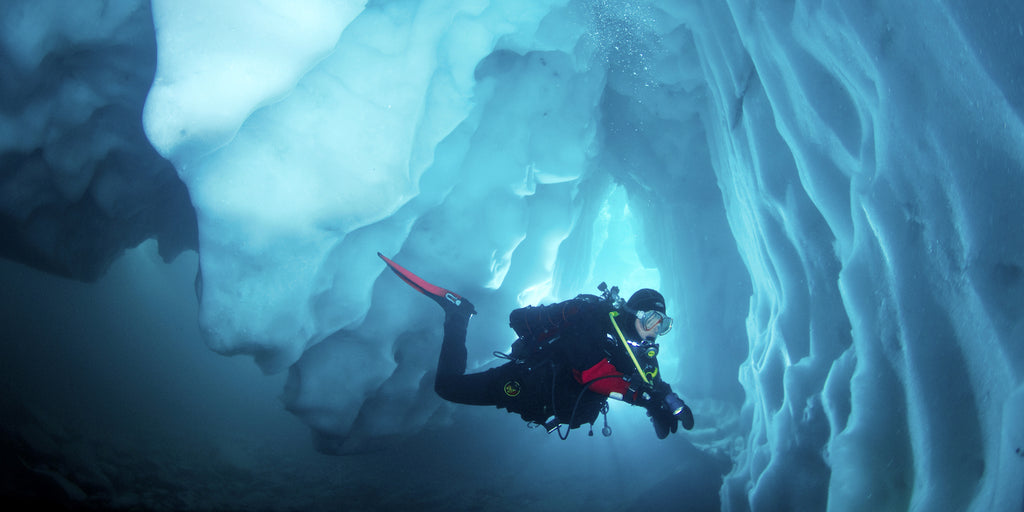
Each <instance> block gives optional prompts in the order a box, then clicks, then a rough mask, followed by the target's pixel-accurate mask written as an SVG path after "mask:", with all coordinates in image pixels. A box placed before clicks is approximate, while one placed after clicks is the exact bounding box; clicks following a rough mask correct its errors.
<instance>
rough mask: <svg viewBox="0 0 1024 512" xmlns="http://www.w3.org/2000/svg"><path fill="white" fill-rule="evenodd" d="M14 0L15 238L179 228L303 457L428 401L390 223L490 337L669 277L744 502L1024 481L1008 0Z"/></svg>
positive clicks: (429, 338) (9, 76) (1023, 62)
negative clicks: (511, 319) (546, 307)
mask: <svg viewBox="0 0 1024 512" xmlns="http://www.w3.org/2000/svg"><path fill="white" fill-rule="evenodd" d="M3 13H4V14H3V23H4V30H3V31H2V34H3V35H2V38H3V45H4V50H5V52H4V56H3V60H2V61H0V65H2V69H3V76H4V78H3V79H2V80H0V83H2V90H3V100H2V104H0V134H2V137H0V144H2V146H0V162H3V172H4V174H3V181H2V183H0V207H2V209H3V210H2V214H3V217H2V219H3V222H2V224H0V226H2V228H3V230H4V236H3V239H4V242H3V243H2V247H3V249H4V252H3V254H4V255H5V256H7V257H9V258H14V259H18V260H21V261H26V262H28V263H30V264H33V265H35V266H37V267H40V268H43V269H46V270H49V271H52V272H57V273H61V274H62V275H68V276H74V277H78V278H83V279H89V278H94V277H95V276H97V275H99V274H101V273H102V269H103V268H104V266H105V265H106V264H108V263H109V262H110V261H111V260H112V259H113V258H115V257H116V256H117V255H118V254H119V253H120V251H121V250H123V248H125V247H131V246H134V245H135V244H137V243H139V242H140V241H141V240H143V239H145V238H148V237H154V238H157V239H158V240H160V243H161V248H164V250H165V251H166V253H167V254H168V255H170V254H174V253H176V252H178V251H180V250H182V249H183V248H186V247H193V248H195V249H197V250H198V254H199V266H200V273H199V276H198V278H197V286H196V288H197V293H198V294H199V298H200V309H199V317H200V318H199V320H200V324H201V326H202V329H203V333H204V336H205V339H206V341H207V343H208V345H209V346H210V347H211V348H212V349H213V350H215V351H217V352H220V353H223V354H232V355H236V354H244V355H249V356H252V357H253V358H254V360H255V361H256V363H257V364H258V365H259V366H260V367H261V369H263V370H264V371H266V372H270V373H274V372H283V371H287V372H288V375H289V377H288V383H287V385H286V387H285V390H284V400H285V405H286V407H287V408H288V410H290V411H291V412H292V413H294V414H295V415H297V416H298V417H300V418H301V419H302V420H303V421H304V422H305V423H306V424H308V425H309V427H310V428H311V429H312V430H313V432H314V433H315V435H316V440H317V448H318V449H319V450H321V451H324V452H327V453H348V452H352V451H359V450H362V449H365V448H366V447H367V446H377V445H379V444H381V443H387V442H389V441H388V440H390V439H393V438H395V437H401V436H402V435H403V433H405V432H408V431H409V430H410V429H412V430H415V429H418V428H421V427H423V426H425V425H428V424H430V423H432V422H437V421H439V420H438V417H439V416H444V414H443V411H444V410H445V409H444V407H445V406H444V405H443V404H441V403H440V402H439V401H438V400H436V398H435V397H433V396H432V395H431V392H430V381H431V378H432V377H431V373H430V372H432V364H433V360H434V358H435V357H436V348H437V344H436V340H437V339H438V332H439V329H440V325H439V324H440V315H439V312H438V311H435V310H434V309H432V305H430V304H428V303H426V301H423V300H422V298H421V297H418V296H416V295H415V294H413V293H411V292H410V291H409V290H407V289H404V288H403V286H404V285H402V284H401V283H399V282H396V281H397V280H395V279H393V278H390V277H388V276H385V277H384V278H381V279H378V278H379V277H380V276H381V275H382V271H383V265H382V264H381V263H380V261H379V260H378V259H377V258H376V252H377V251H382V252H384V253H385V254H390V255H394V257H395V259H396V260H398V261H400V262H402V263H403V264H405V265H407V266H409V267H410V268H412V269H415V270H417V271H419V272H421V273H422V274H424V275H425V276H429V278H430V279H432V280H434V281H436V282H438V283H444V284H445V285H446V286H449V287H451V288H452V289H454V290H458V291H459V292H460V293H462V294H463V295H466V296H467V297H470V298H472V299H473V301H474V303H475V304H477V307H478V310H479V311H480V313H481V315H480V316H479V318H478V319H476V320H474V323H473V324H472V325H471V330H470V336H471V340H477V341H476V342H472V341H471V347H470V357H471V358H472V359H473V360H474V361H473V362H471V366H473V365H474V364H473V363H474V362H475V365H476V366H483V365H487V364H489V363H490V362H491V360H490V353H491V351H493V350H502V349H504V348H505V347H507V345H508V342H509V341H510V339H509V338H510V337H509V334H510V331H508V330H507V329H506V327H505V322H504V318H505V316H504V315H506V314H507V312H508V311H509V310H510V309H511V308H513V307H517V306H518V305H520V304H525V303H537V302H550V301H552V300H557V299H564V298H568V297H571V296H573V295H575V294H577V293H581V292H593V290H594V287H595V286H596V285H597V283H598V282H600V281H608V282H609V283H616V284H618V285H619V286H621V287H622V288H623V289H624V290H632V289H635V288H639V287H642V286H653V287H658V288H660V289H661V291H662V292H663V293H664V294H665V295H666V297H668V300H669V302H670V304H669V309H670V313H672V314H673V315H674V316H675V317H676V319H677V320H676V326H677V327H676V331H674V336H675V338H674V339H675V342H676V343H675V345H674V346H672V347H671V348H665V349H663V355H662V357H664V358H665V361H663V365H664V371H665V374H666V375H667V376H671V378H669V379H668V380H669V381H670V382H671V383H672V385H673V386H674V387H675V388H676V389H677V390H679V391H680V393H681V394H682V395H683V396H684V397H686V398H687V401H688V402H691V403H692V404H694V405H695V407H694V409H695V412H696V413H697V416H698V428H697V429H696V430H695V431H694V432H693V433H692V434H689V435H690V436H691V437H690V441H691V442H693V443H694V444H695V445H697V446H698V447H701V448H702V449H705V450H709V451H716V452H719V453H725V454H727V455H728V456H729V457H730V458H731V460H732V461H733V463H734V466H733V468H732V470H731V472H730V473H729V474H728V475H727V476H726V478H725V480H724V482H723V486H722V489H721V501H722V507H723V509H724V510H748V509H749V510H796V509H803V510H820V509H824V508H826V507H827V508H828V509H830V510H908V509H913V510H976V511H988V510H1007V511H1010V510H1021V509H1022V506H1024V503H1022V502H1024V488H1022V486H1024V456H1022V450H1024V386H1022V383H1021V380H1022V379H1021V372H1022V370H1024V343H1022V342H1021V340H1022V339H1024V323H1022V320H1021V318H1022V315H1021V313H1022V309H1024V214H1022V213H1021V209H1020V205H1021V204H1022V200H1024V126H1022V123H1021V113H1022V111H1024V84H1022V83H1021V77H1024V51H1022V48H1024V29H1022V28H1021V27H1022V24H1024V4H1021V3H1020V2H1015V1H997V0H993V1H990V2H974V3H967V2H953V1H926V2H916V3H913V2H898V1H897V2H872V1H812V0H804V1H801V0H798V1H781V2H770V3H764V2H762V3H755V2H751V1H742V0H732V1H720V0H695V1H692V2H669V1H640V2H624V1H613V0H574V1H527V0H524V1H516V2H504V1H483V0H467V1H452V0H443V1H442V0H436V1H429V0H428V1H419V2H417V1H411V0H409V1H381V2H358V1H349V2H335V1H327V0H319V1H318V0H306V1H304V2H297V3H273V2H246V1H241V0H234V1H229V0H224V1H220V2H214V3H211V2H205V1H200V0H154V1H153V2H152V6H151V11H150V4H149V3H147V2H141V1H135V2H133V1H124V2H98V1H83V2H76V3H75V4H74V7H68V6H65V5H63V3H62V2H56V1H52V2H30V1H19V2H9V3H7V4H6V6H5V7H3ZM150 15H151V18H150ZM83 21H88V22H87V23H85V22H83ZM154 30H155V31H154ZM154 41H155V44H154ZM14 77H17V78H14ZM150 81H151V82H150ZM150 83H151V87H150ZM147 94H148V95H147ZM143 101H144V102H145V103H144V105H145V108H144V110H143ZM140 120H141V126H140ZM143 129H144V135H143ZM147 140H148V142H149V144H151V145H152V148H155V150H156V152H157V153H158V154H159V155H157V154H154V153H153V151H152V149H151V148H150V147H149V146H148V145H147ZM161 156H162V157H163V158H161ZM165 159H166V160H165ZM168 161H169V162H170V164H168V163H167V162H168ZM170 165H173V171H174V172H172V168H171V167H170ZM175 173H176V175H177V179H175V177H174V174H175ZM179 179H180V182H179V181H178V180H179ZM182 185H184V187H182ZM186 189H187V198H189V199H190V200H191V206H192V207H193V208H192V209H189V208H188V204H186V203H185V197H186V195H185V190H186ZM193 212H194V213H193ZM193 215H194V216H193ZM339 390H343V391H342V392H340V391H339ZM439 411H441V412H439ZM702 413H703V416H702ZM624 414H625V413H624ZM637 435H639V434H637ZM652 437H653V436H652ZM651 442H654V440H653V439H652V441H651Z"/></svg>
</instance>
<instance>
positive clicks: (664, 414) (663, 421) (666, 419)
mask: <svg viewBox="0 0 1024 512" xmlns="http://www.w3.org/2000/svg"><path fill="white" fill-rule="evenodd" d="M647 415H648V416H650V417H651V423H653V424H654V433H655V434H657V436H658V439H665V438H666V437H668V435H669V434H670V433H675V432H676V430H678V428H679V427H678V423H677V422H676V418H675V416H672V413H670V412H669V411H667V410H665V409H662V408H661V407H657V408H655V407H652V408H650V409H648V410H647Z"/></svg>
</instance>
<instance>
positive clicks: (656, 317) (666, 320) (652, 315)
mask: <svg viewBox="0 0 1024 512" xmlns="http://www.w3.org/2000/svg"><path fill="white" fill-rule="evenodd" d="M636 317H637V318H638V319H639V320H640V324H641V325H643V326H644V330H645V331H650V330H655V329H656V330H657V332H658V336H661V335H664V334H665V333H667V332H668V331H671V330H672V318H670V317H669V316H668V315H666V314H665V313H662V312H661V311H637V313H636Z"/></svg>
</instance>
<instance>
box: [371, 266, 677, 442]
mask: <svg viewBox="0 0 1024 512" xmlns="http://www.w3.org/2000/svg"><path fill="white" fill-rule="evenodd" d="M377 255H378V256H380V258H381V259H383V260H384V262H385V263H387V265H388V267H389V268H390V269H391V270H392V271H394V272H395V274H397V275H398V277H400V278H401V279H402V280H403V281H405V282H406V283H407V284H409V285H410V286H412V287H413V288H415V289H416V290H418V291H419V292H421V293H423V294H424V295H426V296H427V297H430V298H431V299H433V300H434V301H435V302H436V303H438V304H439V305H440V306H441V307H442V308H443V309H444V313H445V318H444V335H443V338H442V342H441V353H440V356H439V357H438V362H437V375H436V377H435V380H434V391H435V392H437V394H438V395H439V396H440V397H441V398H444V399H445V400H448V401H451V402H455V403H460V404H468V405H493V406H496V407H499V408H504V409H506V410H508V411H509V412H513V413H517V414H519V415H520V416H521V417H522V418H523V419H524V420H526V421H527V422H529V423H531V424H536V425H543V426H544V427H545V429H546V430H547V432H548V433H549V434H550V433H551V432H553V431H555V430H558V432H559V436H560V437H562V439H565V438H566V437H568V432H569V430H571V429H574V428H578V427H580V426H582V425H583V424H585V423H589V424H590V425H591V430H590V435H593V434H594V432H593V424H594V422H595V421H596V420H597V416H598V414H601V413H607V411H608V404H607V399H608V398H614V399H617V400H622V401H624V402H627V403H630V404H633V405H638V406H641V407H644V408H645V409H647V414H648V416H649V417H650V418H651V422H652V423H653V424H654V430H655V434H656V435H657V436H658V438H659V439H664V438H666V437H667V436H668V435H669V433H674V432H676V431H677V427H678V423H682V425H683V428H684V429H686V430H690V429H692V428H693V413H692V412H691V411H690V408H689V407H688V406H687V405H686V404H685V403H684V402H683V400H682V399H681V398H679V396H678V395H676V394H675V393H673V392H672V389H671V387H670V386H669V385H668V384H667V383H666V382H664V381H663V380H662V378H661V375H660V372H659V371H658V364H657V359H656V356H657V354H658V344H657V343H656V342H655V341H656V338H657V337H658V336H659V335H662V334H665V333H667V332H668V331H669V329H671V328H672V319H671V318H670V317H669V316H667V315H666V310H665V299H664V297H663V296H662V295H661V294H660V293H658V292H657V291H655V290H651V289H648V288H645V289H641V290H639V291H637V292H636V293H634V294H633V295H632V296H630V298H629V300H627V301H623V300H622V299H621V298H619V296H618V288H617V287H612V288H610V289H609V288H608V287H607V285H605V283H601V285H600V286H599V287H598V289H599V290H600V291H601V292H602V294H601V296H596V295H587V294H581V295H579V296H577V297H576V298H574V299H570V300H567V301H564V302H560V303H557V304H552V305H547V306H538V307H533V306H527V307H524V308H519V309H516V310H513V311H512V313H510V315H509V325H510V326H511V327H512V328H513V330H515V332H516V334H517V335H518V336H519V337H518V339H517V340H516V341H515V342H514V343H513V344H512V350H511V353H510V354H503V353H500V352H495V356H498V357H500V358H503V359H507V360H508V362H506V363H505V364H502V365H501V366H498V367H496V368H491V369H488V370H485V371H483V372H479V373H470V374H467V373H465V372H466V358H467V351H466V329H467V327H468V326H469V319H470V317H471V316H473V315H475V314H476V309H475V308H474V307H473V304H471V303H470V302H469V301H468V300H466V299H465V298H463V297H461V296H460V295H458V294H456V293H453V292H451V291H449V290H446V289H444V288H441V287H439V286H436V285H433V284H430V283H428V282H426V281H424V280H423V279H421V278H420V277H418V276H416V275H415V274H413V273H412V272H410V271H408V270H406V269H405V268H402V267H401V266H399V265H398V264H396V263H395V262H393V261H391V260H390V259H388V258H387V257H385V256H384V255H383V254H381V253H377ZM561 425H567V426H568V430H567V431H566V433H565V435H564V436H563V435H562V431H561V428H560V427H561ZM602 432H603V433H604V435H605V436H608V435H611V429H609V428H608V422H607V417H605V426H604V429H603V430H602Z"/></svg>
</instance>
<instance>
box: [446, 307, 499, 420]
mask: <svg viewBox="0 0 1024 512" xmlns="http://www.w3.org/2000/svg"><path fill="white" fill-rule="evenodd" d="M468 326H469V315H468V314H464V313H461V312H458V311H446V313H445V318H444V338H443V339H442V341H441V354H440V356H438V359H437V375H436V376H435V377H434V391H435V392H436V393H437V394H438V395H439V396H440V397H441V398H444V399H445V400H448V401H450V402H457V403H460V404H469V405H496V402H495V401H494V400H495V399H494V389H493V388H494V387H495V385H496V384H495V383H494V382H492V380H493V379H492V378H491V375H490V372H482V373H473V374H469V375H465V372H466V356H467V352H466V328H467V327H468Z"/></svg>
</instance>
